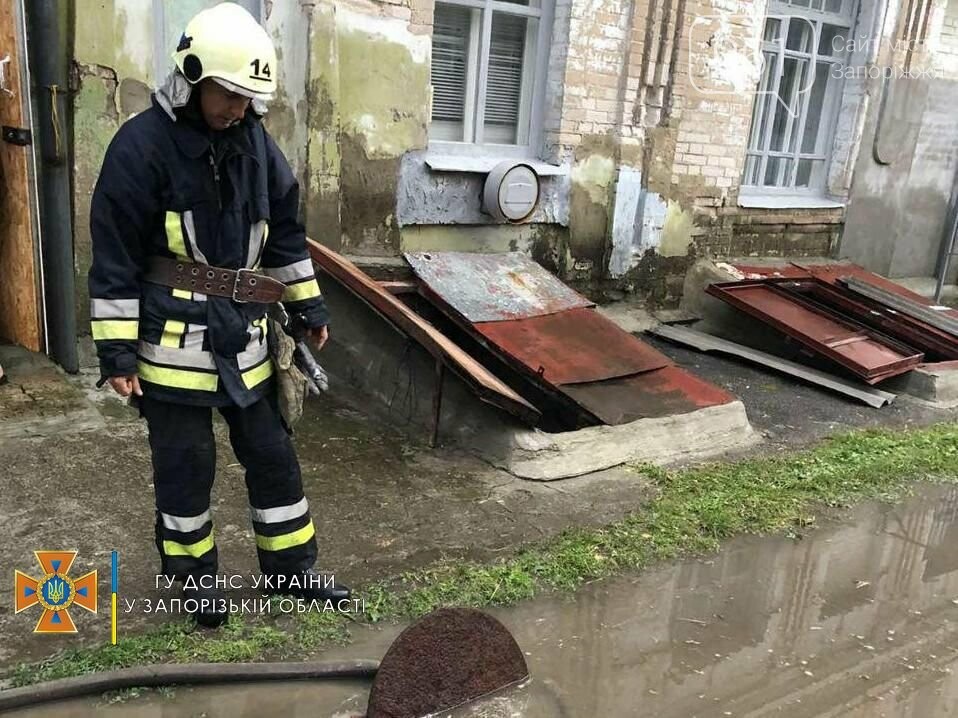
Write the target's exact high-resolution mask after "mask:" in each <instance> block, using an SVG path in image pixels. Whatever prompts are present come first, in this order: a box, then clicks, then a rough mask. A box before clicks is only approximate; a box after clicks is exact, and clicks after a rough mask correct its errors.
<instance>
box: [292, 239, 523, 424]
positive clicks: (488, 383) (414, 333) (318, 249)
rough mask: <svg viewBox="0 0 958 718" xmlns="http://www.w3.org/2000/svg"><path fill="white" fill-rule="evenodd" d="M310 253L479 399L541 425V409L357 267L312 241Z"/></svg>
mask: <svg viewBox="0 0 958 718" xmlns="http://www.w3.org/2000/svg"><path fill="white" fill-rule="evenodd" d="M308 249H309V254H310V257H311V258H312V260H313V261H314V262H315V263H316V264H317V265H319V267H320V268H321V269H322V270H323V271H325V272H326V273H327V274H329V275H330V276H331V277H333V278H334V279H336V280H337V281H339V282H340V283H342V284H343V285H344V286H345V287H347V288H348V289H349V290H350V291H352V292H353V293H354V294H356V295H357V296H358V297H360V298H361V299H362V300H363V301H365V302H366V303H367V304H368V305H369V306H370V307H372V308H373V310H374V311H376V312H377V313H378V314H380V315H381V316H383V317H384V318H385V319H387V320H388V321H389V322H391V323H392V324H393V325H394V326H396V327H397V328H399V330H400V331H402V332H404V333H405V334H407V335H408V336H410V337H412V338H413V339H415V340H416V341H417V342H419V344H421V345H422V346H423V348H424V349H426V351H428V352H429V353H430V354H432V355H433V356H434V357H436V359H438V360H439V361H442V362H443V363H444V364H445V365H446V366H448V367H449V368H450V369H452V371H454V372H455V373H456V374H457V375H458V376H460V377H461V378H462V379H463V381H465V382H466V384H467V385H468V386H469V387H470V388H471V389H472V390H473V391H474V392H475V393H476V395H477V396H478V397H479V398H480V399H482V400H483V401H485V402H487V403H489V404H492V405H494V406H497V407H499V408H500V409H504V410H505V411H508V412H509V413H511V414H513V415H515V416H517V417H519V418H520V419H522V420H523V421H526V422H527V423H529V424H535V423H537V422H538V420H539V418H540V416H541V413H540V412H539V410H538V409H536V408H535V407H534V406H533V405H532V404H530V403H529V402H528V401H526V400H525V399H523V398H522V397H521V396H519V395H518V394H517V393H516V392H514V391H513V390H512V389H511V388H509V386H507V385H506V384H505V383H504V382H502V381H501V380H500V379H498V378H497V377H496V376H495V375H494V374H492V373H491V372H490V371H489V370H488V369H486V368H485V367H484V366H483V365H482V364H480V363H479V362H478V361H476V360H475V359H473V358H472V357H471V356H470V355H469V354H467V353H466V352H465V351H464V350H463V349H461V348H460V347H459V346H457V345H456V344H455V343H454V342H453V341H452V340H451V339H449V338H448V337H446V336H445V335H444V334H442V333H441V332H440V331H439V330H438V329H436V328H435V327H433V326H432V325H431V324H429V322H427V321H426V320H425V319H423V318H422V317H420V316H419V315H418V314H416V313H415V312H413V311H412V309H410V308H409V307H407V306H406V305H405V304H403V303H402V302H401V301H399V300H398V299H396V297H394V296H393V295H392V294H390V293H389V292H388V291H387V290H386V289H384V288H383V287H382V286H380V284H379V283H378V282H376V281H375V280H373V279H372V278H371V277H369V276H368V275H367V274H365V273H364V272H363V271H362V270H361V269H359V268H358V267H356V265H354V264H353V263H352V262H350V261H349V260H347V259H346V258H345V257H343V256H342V255H340V254H337V253H336V252H334V251H332V250H331V249H328V248H327V247H324V246H323V245H321V244H319V243H318V242H315V241H313V240H309V241H308Z"/></svg>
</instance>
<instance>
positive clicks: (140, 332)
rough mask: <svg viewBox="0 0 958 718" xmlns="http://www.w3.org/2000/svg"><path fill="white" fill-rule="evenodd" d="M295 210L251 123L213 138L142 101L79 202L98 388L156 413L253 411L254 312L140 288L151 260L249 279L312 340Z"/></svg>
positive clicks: (198, 123) (281, 171) (273, 156)
mask: <svg viewBox="0 0 958 718" xmlns="http://www.w3.org/2000/svg"><path fill="white" fill-rule="evenodd" d="M194 99H196V98H195V97H194ZM174 118H175V119H174ZM298 205H299V187H298V184H297V182H296V179H295V178H294V176H293V174H292V172H291V171H290V168H289V164H288V162H287V161H286V158H285V157H284V156H283V154H282V153H281V152H280V150H279V149H278V148H277V146H276V144H275V143H274V142H273V140H272V138H271V137H270V136H269V134H267V132H266V130H265V129H264V128H263V126H262V124H261V123H260V119H259V116H258V115H256V114H255V113H254V112H253V111H248V112H247V114H246V118H245V119H244V120H243V121H242V122H241V123H239V124H238V125H236V126H235V127H233V128H230V129H229V130H227V131H225V132H215V133H214V132H210V131H209V130H208V129H207V128H206V125H205V123H203V122H202V120H201V119H200V115H199V112H198V109H197V107H196V103H195V102H193V101H191V103H190V105H188V106H186V107H182V108H180V109H178V110H177V111H176V112H175V113H174V114H173V116H171V114H170V111H167V110H166V109H164V108H163V107H161V106H160V104H159V103H158V102H157V99H156V98H155V97H154V100H153V106H152V107H151V108H150V109H148V110H146V111H144V112H142V113H140V114H139V115H137V116H136V117H134V118H133V119H131V120H129V121H128V122H126V123H125V124H124V125H123V126H122V127H121V128H120V130H119V132H117V134H116V137H115V138H114V139H113V141H112V143H111V144H110V146H109V148H108V150H107V153H106V156H105V158H104V161H103V168H102V171H101V173H100V176H99V179H98V181H97V184H96V189H95V191H94V193H93V201H92V205H91V212H90V227H91V232H92V237H93V265H92V267H91V269H90V274H89V289H90V297H91V325H92V333H93V338H94V340H95V341H96V347H97V354H98V356H99V359H100V370H101V375H102V376H103V377H104V378H106V377H111V376H123V375H129V374H133V373H137V374H138V375H139V378H140V382H141V386H142V387H143V391H144V393H147V394H149V395H151V396H153V397H155V398H158V399H161V400H165V401H172V402H179V403H188V404H199V405H207V406H223V405H228V404H236V405H239V406H249V405H250V404H252V403H253V402H255V401H257V400H258V399H259V398H260V397H261V396H262V395H263V394H264V393H265V392H266V391H267V390H269V388H270V387H271V385H272V382H271V376H272V374H273V367H272V362H271V360H270V358H269V356H268V352H267V342H266V332H267V322H266V320H265V313H266V308H267V307H266V305H264V304H254V303H249V304H243V303H238V302H235V301H233V300H232V299H228V298H224V297H216V296H207V295H205V294H203V293H202V292H189V291H184V290H178V289H177V290H174V289H171V288H169V287H164V286H160V285H157V284H153V283H150V282H146V281H144V280H143V278H142V277H143V273H144V270H145V269H146V266H147V262H148V259H149V257H150V256H152V255H161V256H164V257H174V258H182V259H187V260H191V261H196V262H201V263H204V264H210V265H213V266H217V267H225V268H229V269H238V268H241V267H246V268H249V269H255V270H257V271H260V272H262V273H264V274H267V275H269V276H271V277H273V278H275V279H278V280H280V281H281V282H284V283H285V284H286V285H287V288H286V290H285V293H284V295H283V302H284V304H285V305H286V308H287V310H288V311H289V312H290V313H291V314H292V313H294V312H295V313H300V314H302V315H303V316H304V318H305V323H306V325H307V326H308V327H318V326H322V325H324V324H326V323H327V320H328V316H327V311H326V306H325V303H324V301H323V298H322V296H321V295H320V290H319V285H318V284H317V282H316V278H315V276H314V274H313V267H312V263H311V262H310V260H309V255H308V254H307V251H306V235H305V231H304V229H303V226H302V225H301V224H300V222H299V221H298V219H297V210H298Z"/></svg>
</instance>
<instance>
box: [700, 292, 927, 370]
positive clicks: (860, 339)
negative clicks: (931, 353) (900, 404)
mask: <svg viewBox="0 0 958 718" xmlns="http://www.w3.org/2000/svg"><path fill="white" fill-rule="evenodd" d="M706 291H707V292H708V293H709V294H711V295H712V296H715V297H717V298H719V299H721V300H723V301H724V302H726V303H728V304H731V305H732V306H734V307H736V308H738V309H740V310H742V311H744V312H746V313H747V314H750V315H751V316H754V317H756V318H757V319H760V320H761V321H763V322H765V323H766V324H768V325H770V326H772V327H774V328H775V329H778V330H779V331H781V332H784V333H785V334H787V335H788V336H790V337H793V338H794V339H796V340H798V341H799V342H801V343H802V344H803V345H805V346H806V347H808V348H809V349H811V350H812V351H814V352H816V353H818V354H821V355H822V356H825V357H828V358H829V359H831V360H833V361H835V362H837V363H839V364H840V365H842V366H844V367H845V368H847V369H848V370H849V371H851V372H853V373H855V374H856V375H858V376H860V377H862V378H863V379H864V380H865V381H866V382H868V383H870V384H874V383H876V382H878V381H881V380H882V379H886V378H888V377H889V376H894V375H896V374H902V373H904V372H906V371H909V370H910V369H913V368H914V367H915V366H917V365H918V364H919V363H920V362H921V360H922V358H923V355H922V354H921V353H916V352H915V351H914V350H912V349H910V348H908V347H905V346H904V345H902V344H899V343H898V342H895V341H894V340H892V339H891V338H890V337H883V336H881V335H878V334H875V333H874V332H871V331H870V330H868V329H867V328H866V327H864V326H863V325H861V324H859V323H857V322H853V321H851V320H847V319H845V318H843V317H840V316H838V315H836V314H832V313H829V312H827V311H825V310H823V309H820V308H818V307H815V306H814V305H811V304H810V303H808V302H804V301H803V300H802V299H801V298H800V297H797V296H794V295H790V294H788V293H787V292H785V291H782V290H780V289H779V288H778V287H777V286H776V285H774V284H769V283H767V282H764V281H752V282H731V283H722V284H712V285H710V286H709V287H708V289H707V290H706Z"/></svg>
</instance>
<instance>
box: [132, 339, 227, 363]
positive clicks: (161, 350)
mask: <svg viewBox="0 0 958 718" xmlns="http://www.w3.org/2000/svg"><path fill="white" fill-rule="evenodd" d="M139 353H140V356H141V357H143V358H144V359H146V360H147V361H151V362H154V363H155V364H169V365H171V366H181V367H184V368H187V369H216V362H214V361H213V355H212V354H211V353H210V352H204V351H200V350H198V349H181V348H180V347H161V346H160V345H159V344H149V343H148V342H140V348H139Z"/></svg>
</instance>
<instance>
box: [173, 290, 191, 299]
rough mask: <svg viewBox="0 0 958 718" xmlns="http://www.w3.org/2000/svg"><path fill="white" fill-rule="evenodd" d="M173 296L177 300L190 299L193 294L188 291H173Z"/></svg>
mask: <svg viewBox="0 0 958 718" xmlns="http://www.w3.org/2000/svg"><path fill="white" fill-rule="evenodd" d="M173 296H174V297H176V298H177V299H192V298H193V292H191V291H190V290H188V289H174V290H173Z"/></svg>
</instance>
